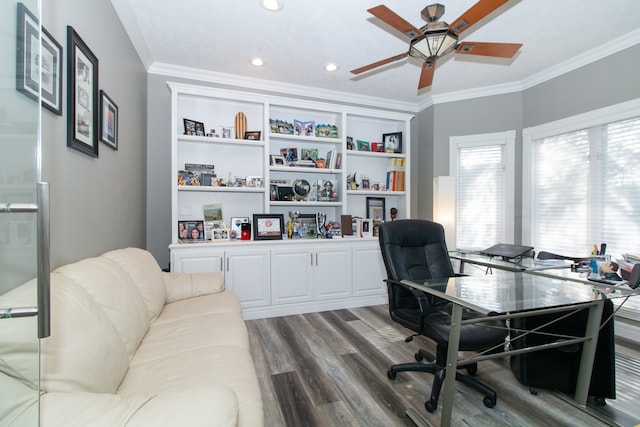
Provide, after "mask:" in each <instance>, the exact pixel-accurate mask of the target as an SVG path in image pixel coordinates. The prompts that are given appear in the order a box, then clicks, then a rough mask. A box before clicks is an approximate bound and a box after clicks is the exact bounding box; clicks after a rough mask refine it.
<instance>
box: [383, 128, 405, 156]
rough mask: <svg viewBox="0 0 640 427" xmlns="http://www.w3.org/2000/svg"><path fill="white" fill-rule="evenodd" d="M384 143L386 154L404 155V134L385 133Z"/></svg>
mask: <svg viewBox="0 0 640 427" xmlns="http://www.w3.org/2000/svg"><path fill="white" fill-rule="evenodd" d="M382 142H384V151H385V152H387V153H402V132H391V133H383V134H382Z"/></svg>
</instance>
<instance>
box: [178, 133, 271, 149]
mask: <svg viewBox="0 0 640 427" xmlns="http://www.w3.org/2000/svg"><path fill="white" fill-rule="evenodd" d="M178 141H183V142H201V143H204V144H226V145H250V146H253V147H264V145H265V144H264V141H255V140H251V139H230V138H214V137H210V136H192V135H179V136H178Z"/></svg>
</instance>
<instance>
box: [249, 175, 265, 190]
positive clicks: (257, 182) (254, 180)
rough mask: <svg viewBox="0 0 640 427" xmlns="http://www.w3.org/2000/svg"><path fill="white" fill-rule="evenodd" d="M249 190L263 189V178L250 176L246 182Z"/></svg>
mask: <svg viewBox="0 0 640 427" xmlns="http://www.w3.org/2000/svg"><path fill="white" fill-rule="evenodd" d="M246 185H247V188H262V187H263V185H262V177H261V176H248V177H247V180H246Z"/></svg>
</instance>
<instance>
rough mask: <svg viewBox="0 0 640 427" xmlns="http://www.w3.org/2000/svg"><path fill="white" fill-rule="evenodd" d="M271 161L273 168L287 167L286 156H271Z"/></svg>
mask: <svg viewBox="0 0 640 427" xmlns="http://www.w3.org/2000/svg"><path fill="white" fill-rule="evenodd" d="M269 160H270V163H271V166H286V165H285V160H284V156H282V155H278V154H271V155H270V156H269Z"/></svg>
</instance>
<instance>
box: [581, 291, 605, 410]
mask: <svg viewBox="0 0 640 427" xmlns="http://www.w3.org/2000/svg"><path fill="white" fill-rule="evenodd" d="M597 302H598V304H596V305H594V306H592V307H591V308H589V317H588V318H587V328H586V330H585V336H587V337H589V338H591V339H590V340H588V341H585V342H584V344H583V345H582V357H581V358H580V370H579V371H578V381H577V383H576V394H575V396H574V400H575V401H576V402H577V403H578V404H579V405H583V406H584V405H586V404H587V397H588V395H589V384H590V383H591V372H592V371H593V361H594V359H595V355H596V347H597V345H598V333H599V332H600V320H601V319H602V308H603V307H604V300H598V301H597Z"/></svg>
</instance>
